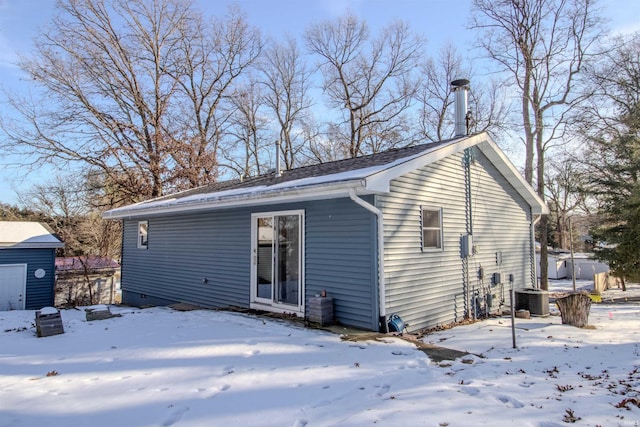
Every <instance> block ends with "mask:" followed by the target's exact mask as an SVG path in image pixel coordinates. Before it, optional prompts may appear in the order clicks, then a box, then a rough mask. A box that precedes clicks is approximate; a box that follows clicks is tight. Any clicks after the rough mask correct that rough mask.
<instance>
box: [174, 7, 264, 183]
mask: <svg viewBox="0 0 640 427" xmlns="http://www.w3.org/2000/svg"><path fill="white" fill-rule="evenodd" d="M180 31H181V45H180V49H181V51H182V56H183V58H184V61H183V62H182V63H181V64H179V66H178V67H176V69H175V71H174V73H175V74H174V75H173V77H174V78H175V79H176V80H177V81H178V84H179V85H180V88H181V90H180V91H179V92H178V93H177V96H176V102H175V104H174V106H175V107H176V108H175V110H172V114H171V121H170V126H169V128H167V129H166V132H167V134H168V135H171V137H172V141H171V142H172V147H174V149H173V150H172V151H171V157H172V159H173V161H175V163H176V165H177V166H178V167H177V171H176V172H177V173H178V174H179V175H180V178H181V182H179V183H177V184H178V185H177V186H178V187H182V188H192V187H197V186H199V185H203V184H207V183H209V182H212V181H215V180H216V179H217V177H218V175H219V171H218V167H219V166H224V165H226V164H227V163H223V164H221V163H220V160H219V158H218V157H219V154H220V152H231V151H233V146H234V145H235V142H236V141H235V140H234V139H233V138H232V139H231V140H230V141H227V140H225V137H226V136H227V135H228V133H227V131H228V128H229V126H231V123H230V122H231V121H232V120H233V119H232V117H233V114H234V113H235V112H237V108H238V99H236V98H235V96H234V94H239V93H242V92H243V89H238V88H234V85H235V84H236V82H237V81H238V80H239V78H240V77H241V76H242V75H244V74H245V73H246V72H247V70H248V69H249V68H250V67H251V66H252V65H253V64H254V62H255V61H256V60H257V58H258V57H259V56H260V54H261V52H262V48H263V44H262V40H261V37H260V33H259V31H258V30H257V29H255V28H253V27H251V26H249V24H248V23H247V20H246V17H245V15H244V14H243V13H242V12H241V11H240V9H238V8H237V7H235V6H234V7H231V8H230V10H229V13H228V14H227V15H226V16H225V17H224V18H222V19H215V18H214V19H213V20H211V21H203V20H202V19H197V20H194V21H193V22H192V25H189V26H186V27H184V28H180ZM240 84H244V83H240ZM228 145H231V146H228ZM232 169H233V170H234V171H236V170H235V168H232ZM236 172H237V171H236Z"/></svg>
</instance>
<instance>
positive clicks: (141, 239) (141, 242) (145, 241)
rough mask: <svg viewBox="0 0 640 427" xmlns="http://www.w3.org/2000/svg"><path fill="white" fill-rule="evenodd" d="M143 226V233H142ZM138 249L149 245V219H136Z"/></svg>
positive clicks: (146, 247)
mask: <svg viewBox="0 0 640 427" xmlns="http://www.w3.org/2000/svg"><path fill="white" fill-rule="evenodd" d="M143 227H144V233H143ZM137 246H138V249H148V247H149V221H138V244H137Z"/></svg>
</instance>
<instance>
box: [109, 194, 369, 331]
mask: <svg viewBox="0 0 640 427" xmlns="http://www.w3.org/2000/svg"><path fill="white" fill-rule="evenodd" d="M371 200H372V199H370V201H371ZM294 209H303V210H304V212H305V254H304V257H305V258H304V260H305V265H304V274H305V295H306V299H307V300H308V298H309V297H311V296H314V295H316V294H319V293H320V292H321V291H322V290H326V291H327V294H328V296H331V297H333V298H334V314H335V317H336V319H337V320H338V321H339V322H341V323H344V324H348V325H351V326H357V327H362V328H366V329H377V327H378V326H377V315H378V314H377V304H376V301H377V279H376V278H377V270H376V264H375V260H376V259H375V253H376V247H375V234H374V232H373V231H374V230H375V217H374V216H373V215H372V214H371V213H370V212H368V211H366V210H365V209H363V208H362V207H360V206H358V205H356V204H355V203H354V202H352V201H351V200H349V199H348V198H345V199H335V200H322V201H315V202H308V203H296V204H284V205H272V206H260V207H256V208H239V209H225V210H214V211H205V212H199V213H190V214H184V213H183V214H181V213H177V214H171V215H164V216H151V217H140V218H132V219H127V220H125V221H124V234H123V262H122V289H123V298H124V302H125V303H130V304H135V305H144V304H145V303H146V304H149V305H154V304H169V303H172V302H185V303H191V304H197V305H200V306H203V307H212V308H214V307H228V306H237V307H249V303H250V282H251V277H250V273H251V268H250V267H251V266H250V261H251V258H250V253H251V214H252V213H258V212H275V211H282V210H294ZM142 220H147V221H148V223H149V229H148V230H149V231H148V248H147V249H138V248H137V227H138V221H142ZM204 278H207V283H203V279H204ZM141 295H143V296H144V297H145V298H141Z"/></svg>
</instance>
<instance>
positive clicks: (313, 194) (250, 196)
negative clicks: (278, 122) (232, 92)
mask: <svg viewBox="0 0 640 427" xmlns="http://www.w3.org/2000/svg"><path fill="white" fill-rule="evenodd" d="M364 185H365V181H364V180H362V179H354V180H348V181H341V182H332V183H322V184H318V185H307V186H303V187H291V188H280V189H278V190H271V189H269V188H266V189H264V190H262V191H256V192H250V193H242V194H236V195H231V196H222V197H215V196H209V197H207V196H206V195H203V197H202V198H200V199H197V200H191V201H188V202H183V203H179V202H178V203H175V201H172V200H170V201H168V202H167V204H166V205H153V206H148V207H145V206H144V204H136V205H131V206H128V207H123V208H118V209H112V210H110V211H107V212H104V213H103V215H102V216H103V217H104V218H106V219H121V218H134V217H142V216H150V215H162V214H168V213H175V212H192V211H198V210H205V209H207V210H211V209H225V208H236V207H243V206H258V205H267V204H276V203H293V202H300V201H308V200H323V199H329V198H335V197H341V196H344V197H348V194H349V189H350V188H356V189H363V188H364ZM359 192H360V193H367V191H366V190H365V191H362V190H361V191H359Z"/></svg>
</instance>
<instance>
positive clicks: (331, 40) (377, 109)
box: [305, 14, 423, 157]
mask: <svg viewBox="0 0 640 427" xmlns="http://www.w3.org/2000/svg"><path fill="white" fill-rule="evenodd" d="M305 39H306V42H307V47H308V49H309V50H310V51H311V53H313V54H316V55H317V56H318V57H320V58H321V60H320V69H321V71H322V75H323V80H324V83H323V90H324V92H325V94H326V95H327V97H328V99H329V106H330V107H331V108H336V109H337V111H340V112H341V118H340V119H339V120H338V123H337V126H334V127H333V129H332V133H333V135H335V136H339V137H340V141H342V142H343V143H344V144H345V145H346V147H347V150H346V151H347V153H348V156H350V157H355V156H358V155H360V154H362V153H371V152H376V151H379V150H381V149H383V148H389V147H393V146H396V145H398V144H403V143H406V138H405V135H404V130H405V128H406V122H405V119H406V117H405V115H404V113H405V112H406V111H407V109H408V108H409V107H410V106H411V102H412V99H413V97H414V95H415V93H416V90H417V89H418V87H419V80H418V78H416V73H415V71H416V68H417V64H418V60H419V58H420V56H421V55H422V46H423V41H422V40H421V39H420V38H419V37H416V36H413V35H412V34H411V32H410V31H409V28H408V27H407V25H405V24H403V23H402V22H395V23H394V24H391V25H389V26H387V27H385V28H384V29H383V30H382V31H381V32H380V34H379V35H378V36H377V37H375V38H373V37H371V36H370V34H369V29H368V27H367V24H366V23H365V22H364V21H360V20H359V19H358V18H357V17H355V16H354V15H352V14H347V15H345V16H343V17H341V18H340V19H337V20H334V21H327V22H323V23H319V24H315V25H312V26H310V27H309V29H308V30H307V31H306V33H305Z"/></svg>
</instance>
